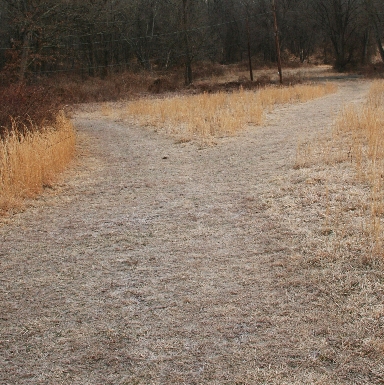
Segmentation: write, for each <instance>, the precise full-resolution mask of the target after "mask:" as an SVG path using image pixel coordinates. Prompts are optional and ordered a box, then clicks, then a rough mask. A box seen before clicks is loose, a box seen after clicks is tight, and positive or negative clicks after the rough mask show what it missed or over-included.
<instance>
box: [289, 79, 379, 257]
mask: <svg viewBox="0 0 384 385" xmlns="http://www.w3.org/2000/svg"><path fill="white" fill-rule="evenodd" d="M383 102H384V81H375V82H374V83H373V84H372V86H371V89H370V92H369V94H368V97H367V100H366V102H365V103H364V104H362V105H356V104H351V105H347V106H345V107H344V109H343V110H342V112H341V113H340V114H339V115H338V116H337V118H336V120H335V123H334V125H333V127H332V129H331V132H330V133H329V135H325V137H323V138H322V139H318V140H317V141H315V142H314V143H311V142H305V143H299V144H298V149H297V158H296V167H297V168H301V167H311V166H312V165H314V164H318V163H324V164H327V165H329V166H331V167H333V168H334V171H335V170H339V171H335V172H339V173H342V172H343V173H344V174H346V171H345V167H346V166H348V165H350V166H352V170H353V172H354V177H353V180H349V181H348V183H349V184H350V186H349V187H347V186H345V190H347V189H348V188H350V189H352V188H353V189H356V188H359V189H361V191H362V193H361V195H360V197H359V201H358V202H357V201H356V202H355V200H356V199H354V198H353V196H349V197H347V199H346V201H344V202H340V207H339V208H337V207H334V213H337V212H338V214H337V216H338V218H334V219H333V222H334V223H335V222H341V218H342V216H343V214H342V212H343V211H345V208H344V209H343V208H342V207H341V206H346V207H347V206H348V207H351V208H353V209H351V210H352V211H353V212H355V213H356V215H355V218H356V219H358V221H361V234H363V238H364V242H365V243H366V245H367V249H369V250H370V255H369V258H371V257H373V256H377V255H383V253H384V251H383V244H382V239H383V237H384V226H383V218H384V178H383V176H384V110H383V108H382V106H383ZM338 165H340V166H338ZM343 165H344V166H343ZM343 170H344V171H343ZM344 177H345V175H339V179H340V180H342V179H343V178H344ZM352 195H353V194H352ZM327 211H329V210H328V209H327ZM325 217H326V224H325V230H324V231H325V232H328V231H330V227H329V224H328V222H329V221H330V219H329V217H330V215H329V213H326V214H325ZM349 220H351V218H349ZM349 223H350V222H349ZM350 225H352V223H350ZM343 226H344V230H343V231H344V232H345V231H348V230H347V227H348V224H344V225H343Z"/></svg>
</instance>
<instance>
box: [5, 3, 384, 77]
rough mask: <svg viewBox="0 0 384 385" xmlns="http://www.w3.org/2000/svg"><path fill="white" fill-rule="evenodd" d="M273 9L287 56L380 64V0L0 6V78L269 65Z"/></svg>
mask: <svg viewBox="0 0 384 385" xmlns="http://www.w3.org/2000/svg"><path fill="white" fill-rule="evenodd" d="M274 3H275V8H276V14H277V21H278V28H279V32H278V36H279V38H280V46H281V53H282V57H283V60H295V61H297V62H305V61H308V60H310V59H312V60H313V58H314V57H316V58H317V60H319V61H320V62H325V63H332V64H334V66H335V68H336V69H338V70H340V71H343V70H345V69H347V68H349V67H350V66H351V67H352V66H353V65H359V64H364V63H368V62H370V61H371V59H372V58H373V57H376V58H379V59H380V56H381V60H384V51H383V47H382V43H383V42H382V41H383V39H384V1H382V0H275V1H273V0H81V1H80V0H0V73H1V74H2V76H1V79H2V82H9V81H15V82H20V81H23V80H24V79H26V78H30V77H31V76H40V77H41V76H49V75H50V74H55V73H68V74H71V73H76V74H81V75H83V76H107V75H109V74H111V73H114V72H119V71H124V70H127V69H130V70H138V69H145V70H168V69H171V68H180V70H183V71H185V81H186V83H190V82H192V80H193V66H194V63H197V62H200V61H210V62H213V63H222V64H229V63H236V62H239V61H242V60H246V59H247V52H248V51H247V50H248V44H249V47H250V52H251V55H252V58H253V60H255V61H258V62H273V61H275V60H276V47H275V33H274V19H273V4H274Z"/></svg>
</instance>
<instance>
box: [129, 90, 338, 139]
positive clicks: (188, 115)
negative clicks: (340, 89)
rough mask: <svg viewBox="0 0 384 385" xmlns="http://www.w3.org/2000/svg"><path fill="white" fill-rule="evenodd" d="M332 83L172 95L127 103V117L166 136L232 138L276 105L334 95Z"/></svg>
mask: <svg viewBox="0 0 384 385" xmlns="http://www.w3.org/2000/svg"><path fill="white" fill-rule="evenodd" d="M335 91H336V86H335V85H334V84H318V85H312V84H307V85H297V86H293V87H286V88H279V87H270V88H265V89H262V90H259V91H257V92H254V91H245V90H243V89H240V90H239V91H236V92H232V93H224V92H219V93H216V94H207V93H203V94H198V95H188V96H173V97H170V98H165V99H148V98H147V99H139V100H136V101H132V102H129V103H128V105H127V107H126V114H127V115H128V116H130V117H133V118H134V119H135V120H136V121H137V122H138V123H139V124H141V125H150V126H155V127H158V128H165V129H166V131H167V132H168V133H171V134H176V135H180V134H181V136H183V135H184V136H186V137H189V138H190V139H191V138H192V137H194V136H197V137H199V138H205V139H207V138H210V137H220V136H227V135H235V134H236V133H237V132H238V131H239V130H241V129H243V128H244V127H245V126H246V125H247V124H255V125H259V124H261V123H262V121H263V118H264V113H265V111H267V110H269V109H270V108H272V107H273V106H274V105H276V104H282V103H293V102H304V101H307V100H311V99H314V98H317V97H321V96H324V95H326V94H328V93H331V92H335Z"/></svg>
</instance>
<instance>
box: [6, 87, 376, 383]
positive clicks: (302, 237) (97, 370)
mask: <svg viewBox="0 0 384 385" xmlns="http://www.w3.org/2000/svg"><path fill="white" fill-rule="evenodd" d="M338 85H339V91H338V92H337V93H336V94H334V95H329V96H326V97H324V98H321V99H317V100H314V101H310V102H307V103H303V104H296V105H288V106H283V107H279V108H277V109H275V110H274V111H273V112H271V113H270V114H269V115H268V118H267V121H266V123H265V125H264V126H263V127H249V128H248V129H247V130H245V131H244V132H243V133H241V134H240V135H239V136H237V137H232V138H221V139H219V140H218V141H217V145H215V146H207V147H200V146H199V145H198V144H196V143H194V142H189V143H177V142H176V141H175V140H174V139H173V138H171V137H167V136H166V135H163V134H161V133H159V132H154V130H153V129H151V128H140V127H137V126H134V125H131V124H128V123H127V122H125V121H123V120H122V119H120V118H119V117H118V114H117V115H111V116H103V115H102V113H101V109H94V108H93V109H92V108H90V107H89V108H88V107H87V108H83V109H81V110H79V111H78V112H77V113H76V116H75V117H74V121H75V123H76V126H77V127H78V130H79V146H80V148H79V151H80V153H81V157H80V158H79V160H78V162H77V164H76V165H75V166H74V168H73V169H72V170H70V171H68V172H67V173H66V175H65V178H64V180H63V182H62V183H61V184H60V185H59V186H58V187H56V189H55V190H50V191H47V192H46V193H45V194H44V195H43V196H42V197H41V198H40V199H39V200H37V201H35V203H33V205H32V206H31V207H29V208H28V209H27V210H25V211H24V212H22V213H19V214H16V215H14V216H12V217H10V218H8V219H7V220H3V225H2V226H1V227H0V242H1V244H0V269H1V270H0V272H1V275H0V279H1V284H0V293H1V309H0V331H1V336H0V368H1V370H0V383H1V384H4V385H5V384H52V385H53V384H55V385H56V384H79V385H80V384H81V385H86V384H103V385H104V384H114V385H115V384H143V385H144V384H233V385H234V384H237V385H240V384H328V385H329V384H384V330H383V329H384V305H383V298H384V297H383V295H384V270H383V266H382V263H381V260H380V259H379V258H368V256H369V245H368V244H366V243H365V240H364V234H363V233H362V232H361V231H360V230H359V226H358V225H356V226H355V223H356V222H358V221H357V220H356V216H357V214H356V210H355V209H354V207H355V206H353V205H354V204H355V201H358V202H360V201H362V200H363V199H364V197H365V195H366V194H367V192H366V186H363V185H360V184H359V183H358V182H357V181H356V180H355V179H354V176H353V170H351V169H350V167H349V166H348V165H347V164H340V165H332V166H326V165H324V164H313V165H311V167H309V166H308V167H304V168H303V167H301V168H297V167H295V165H296V150H297V146H298V143H301V142H303V141H306V142H309V143H316V142H315V141H316V140H317V139H316V138H317V137H321V136H323V135H325V134H326V132H327V129H328V128H329V126H330V125H331V123H332V121H333V119H334V117H335V114H336V113H337V112H338V111H339V110H340V108H341V107H342V106H343V105H344V104H345V103H350V102H356V103H359V102H362V101H363V100H364V97H365V95H366V93H367V91H368V88H369V83H368V82H364V81H359V80H354V81H339V82H338ZM360 219H361V218H360ZM325 223H327V228H328V227H330V228H331V230H327V231H323V229H324V228H325V227H324V226H325ZM340 229H342V231H341V230H340ZM340 234H341V235H340Z"/></svg>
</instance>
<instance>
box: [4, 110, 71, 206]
mask: <svg viewBox="0 0 384 385" xmlns="http://www.w3.org/2000/svg"><path fill="white" fill-rule="evenodd" d="M14 124H16V123H14ZM17 131H18V130H17V129H14V130H13V131H12V132H13V133H11V134H9V135H8V136H7V137H6V138H5V139H4V140H3V141H0V214H1V213H5V212H7V211H8V210H10V209H11V208H14V207H18V206H20V205H21V204H22V201H23V199H24V198H30V197H34V196H36V195H37V194H39V193H40V192H41V191H42V189H43V188H44V187H48V186H51V185H52V183H53V182H54V181H55V178H56V176H57V174H58V173H59V172H61V171H62V170H63V169H64V168H65V167H66V166H67V164H68V162H69V161H70V159H71V158H72V156H73V154H74V148H75V131H74V128H73V125H72V123H71V122H70V121H69V120H68V119H67V118H66V117H65V116H64V113H61V114H59V115H58V116H57V119H56V123H55V124H54V126H53V127H49V128H46V129H44V130H40V131H38V130H36V131H34V132H27V133H26V134H25V135H21V134H17V133H16V132H17Z"/></svg>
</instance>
